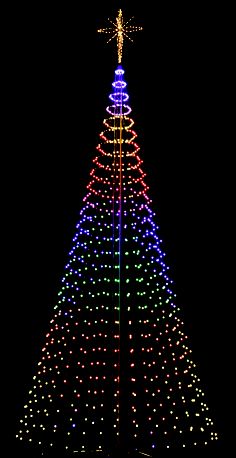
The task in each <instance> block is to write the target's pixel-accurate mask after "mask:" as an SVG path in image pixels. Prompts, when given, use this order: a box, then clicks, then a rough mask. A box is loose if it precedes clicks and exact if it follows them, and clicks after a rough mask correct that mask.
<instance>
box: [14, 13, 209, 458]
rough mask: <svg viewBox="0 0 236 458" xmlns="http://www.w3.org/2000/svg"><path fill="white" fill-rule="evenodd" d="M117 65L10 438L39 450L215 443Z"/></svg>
mask: <svg viewBox="0 0 236 458" xmlns="http://www.w3.org/2000/svg"><path fill="white" fill-rule="evenodd" d="M110 22H111V27H108V28H106V29H100V30H99V32H104V33H107V34H108V36H109V39H108V41H110V40H111V39H112V38H115V39H117V50H118V65H117V68H116V70H115V77H114V82H113V83H112V91H111V94H110V96H109V105H108V107H107V110H106V114H107V115H106V118H105V119H104V121H103V130H102V132H101V133H100V139H99V143H98V145H97V148H96V154H95V156H94V159H93V167H92V170H91V173H90V176H91V179H90V182H89V184H88V186H87V194H86V195H85V197H84V199H83V205H82V209H81V212H80V219H79V222H78V224H77V227H76V233H75V235H74V238H73V243H72V248H71V250H70V252H69V254H68V261H67V264H66V266H65V273H64V276H63V278H62V282H61V288H60V290H59V292H58V301H57V303H56V304H55V306H54V309H53V312H52V319H51V321H50V324H49V327H48V330H47V333H46V337H45V345H44V346H43V348H42V352H41V357H40V360H39V361H38V364H37V368H36V371H35V375H34V380H33V384H32V387H31V389H30V391H29V397H28V400H27V402H26V405H25V406H24V407H25V409H24V414H23V415H22V418H21V419H20V427H19V431H18V434H17V439H19V441H22V442H23V443H27V444H29V446H32V447H33V448H35V449H38V450H39V451H42V452H43V453H45V451H47V450H55V449H57V450H58V449H60V450H64V451H65V452H66V453H68V454H69V453H74V452H79V453H80V452H81V453H82V452H84V453H85V452H87V453H91V452H97V453H99V452H100V454H101V453H102V452H103V453H109V452H110V451H111V450H116V449H117V450H137V451H139V452H141V453H144V454H147V455H148V456H154V455H155V453H156V451H157V450H159V449H161V448H163V449H165V448H200V447H203V448H205V447H208V446H211V444H214V443H217V439H218V437H217V433H216V432H215V428H214V425H213V421H212V419H211V415H210V413H209V408H208V405H207V402H206V399H205V395H204V392H203V390H202V388H201V381H200V379H199V376H198V374H197V369H196V365H195V363H194V361H193V359H192V351H191V348H190V344H189V342H188V338H187V335H186V333H185V329H184V323H183V319H182V316H181V310H180V309H179V307H178V306H177V305H176V298H175V296H176V295H175V292H174V288H173V281H172V280H171V279H170V278H169V275H168V270H169V269H168V266H167V265H166V263H165V254H164V252H163V250H162V242H161V240H160V237H159V234H158V226H157V224H156V215H155V213H154V212H153V210H152V202H151V200H150V198H149V196H148V186H147V184H146V183H145V173H144V171H143V168H142V163H143V161H142V157H141V156H142V155H141V154H139V150H140V148H139V145H138V143H137V140H136V138H137V134H136V132H135V130H134V121H133V119H132V117H131V116H130V113H131V107H130V105H129V96H128V92H127V84H126V81H125V76H124V73H125V72H124V69H123V67H122V65H121V62H122V51H123V41H124V39H125V38H128V39H130V34H131V33H132V32H136V31H138V30H140V27H136V26H134V25H132V23H131V22H130V21H127V22H125V21H124V20H123V16H122V12H121V10H120V11H119V12H118V15H117V18H116V20H115V21H114V22H113V21H110Z"/></svg>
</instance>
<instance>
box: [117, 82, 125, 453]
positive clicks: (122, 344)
mask: <svg viewBox="0 0 236 458" xmlns="http://www.w3.org/2000/svg"><path fill="white" fill-rule="evenodd" d="M123 119H124V114H123V91H122V90H121V91H120V94H119V129H118V132H119V136H117V137H118V141H119V219H118V224H119V241H118V243H119V449H120V452H125V451H126V446H127V426H128V424H127V423H128V397H127V373H128V371H127V331H128V329H127V311H126V308H125V278H124V268H125V266H124V210H123V203H124V199H123V174H124V173H125V170H124V167H125V157H124V154H125V151H124V148H123V144H124V143H123Z"/></svg>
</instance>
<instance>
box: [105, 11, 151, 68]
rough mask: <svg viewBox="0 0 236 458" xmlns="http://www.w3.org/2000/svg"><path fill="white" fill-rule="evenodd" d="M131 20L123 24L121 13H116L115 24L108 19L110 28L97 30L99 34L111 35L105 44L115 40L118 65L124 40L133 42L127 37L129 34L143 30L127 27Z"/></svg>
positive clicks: (131, 26) (133, 26) (132, 26)
mask: <svg viewBox="0 0 236 458" xmlns="http://www.w3.org/2000/svg"><path fill="white" fill-rule="evenodd" d="M132 19H133V18H131V19H129V20H128V21H127V22H124V20H123V16H122V11H121V10H119V11H118V16H117V18H116V22H113V21H111V20H110V19H108V21H109V22H110V23H111V24H112V27H107V28H105V29H99V30H98V32H100V33H107V34H109V35H111V37H110V38H109V40H108V41H107V43H109V42H110V41H111V40H113V39H114V38H116V40H117V52H118V63H119V64H120V63H121V60H122V51H123V42H124V38H128V39H129V40H130V41H132V42H133V40H132V39H131V38H130V37H129V34H130V33H133V32H138V31H139V30H143V28H142V27H137V26H135V25H129V23H130V21H132Z"/></svg>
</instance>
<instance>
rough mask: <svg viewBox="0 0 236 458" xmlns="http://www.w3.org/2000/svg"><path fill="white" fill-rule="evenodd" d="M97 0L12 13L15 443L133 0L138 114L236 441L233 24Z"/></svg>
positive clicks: (167, 242) (198, 341) (216, 405)
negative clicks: (112, 31) (112, 25)
mask: <svg viewBox="0 0 236 458" xmlns="http://www.w3.org/2000/svg"><path fill="white" fill-rule="evenodd" d="M84 3H86V2H83V6H82V7H74V6H69V5H66V6H65V5H59V6H58V5H57V4H56V5H55V6H54V7H52V6H50V7H48V6H47V7H46V6H39V5H38V6H35V5H34V7H32V9H31V7H30V6H29V5H28V6H27V8H26V7H22V5H21V6H14V9H13V7H12V11H10V12H9V16H8V17H7V18H6V19H7V22H8V21H9V27H8V35H7V36H6V37H5V40H6V49H7V51H6V57H7V59H6V60H7V64H6V80H7V81H6V86H5V87H4V90H5V95H6V99H7V105H6V112H5V120H4V125H5V126H6V129H5V133H6V139H7V141H6V144H5V148H4V149H5V156H6V157H5V160H4V166H3V167H2V176H3V180H4V185H3V191H2V201H3V208H2V226H4V229H5V231H6V234H4V237H3V238H2V244H3V251H4V253H5V252H6V256H5V257H4V258H2V262H3V263H2V268H3V270H4V283H3V290H5V293H4V296H3V297H5V298H4V299H3V303H2V308H3V309H5V310H6V312H7V317H6V319H4V322H2V327H3V330H4V331H6V337H4V339H3V353H5V355H6V366H5V369H4V371H3V372H4V379H5V380H6V382H7V383H6V385H7V387H6V396H5V395H4V394H3V398H4V399H6V400H7V401H6V402H4V404H6V415H5V424H4V427H5V428H6V436H5V437H6V441H7V446H8V445H9V444H10V441H12V438H13V437H14V433H15V419H16V417H17V416H18V415H19V414H20V413H21V409H22V406H23V404H24V401H25V396H26V394H27V391H28V388H29V387H30V384H31V377H32V374H33V372H34V364H35V361H37V357H38V355H39V352H40V349H41V344H42V343H43V339H44V330H45V329H46V325H47V323H48V320H49V319H50V317H51V310H52V307H53V305H54V302H55V299H56V294H57V291H58V288H59V285H60V279H61V277H62V274H63V271H64V265H65V262H66V259H67V252H68V251H69V249H70V248H71V243H72V237H73V235H74V230H75V225H76V223H77V221H78V217H79V211H80V209H81V207H82V198H83V197H84V196H85V194H86V185H87V183H88V182H89V172H90V170H91V167H92V159H93V157H94V155H95V147H96V145H97V143H98V134H99V133H100V131H101V130H102V120H103V118H104V117H105V114H106V113H105V108H106V106H107V102H108V95H109V93H110V91H111V84H112V82H113V77H114V70H115V68H116V47H115V41H113V42H112V43H109V44H108V45H106V40H105V37H104V36H101V35H100V34H97V33H96V30H97V29H98V28H100V27H106V26H107V25H108V22H107V18H108V17H110V18H112V19H114V18H115V16H116V14H117V11H118V9H119V8H122V10H123V15H124V17H125V18H129V17H130V16H134V24H136V25H141V26H143V27H144V30H143V31H142V32H139V33H137V34H135V36H134V38H135V41H134V43H129V42H128V43H127V42H125V45H124V53H123V68H124V70H125V80H126V82H127V85H128V86H127V88H128V93H129V96H130V100H129V101H130V105H131V107H132V117H133V119H134V121H135V130H136V132H137V134H138V138H137V142H138V144H139V145H140V147H141V150H140V156H141V157H142V159H143V161H144V163H143V169H144V170H145V172H146V173H147V176H146V182H147V183H148V185H149V187H150V189H149V195H150V197H151V198H152V200H153V208H154V209H155V212H156V214H157V219H158V221H159V226H160V235H161V238H162V240H163V248H164V251H165V252H166V255H167V263H168V265H169V266H170V272H171V276H172V278H173V280H174V282H175V288H176V292H177V301H178V304H179V305H180V306H181V307H182V308H183V310H184V315H185V323H186V330H187V334H188V335H189V340H190V342H191V344H192V348H193V352H194V359H195V361H196V363H197V365H198V366H199V371H198V372H199V375H200V377H201V379H202V386H203V389H204V391H205V393H206V395H207V399H208V404H209V406H210V408H211V410H212V417H213V419H215V423H216V426H217V428H218V430H219V433H221V434H222V435H223V439H224V442H225V445H226V444H227V443H228V441H229V439H230V420H229V412H230V407H229V406H230V403H231V402H232V401H231V398H232V397H233V387H232V381H231V380H232V370H233V360H232V361H230V356H229V355H230V353H229V348H230V346H231V345H232V342H231V333H230V331H228V329H229V323H230V320H231V316H232V313H233V305H234V303H233V300H232V298H233V292H232V289H233V287H232V286H230V285H233V278H232V277H233V269H232V268H231V267H230V266H229V259H230V257H231V256H232V257H233V254H232V255H231V253H232V246H231V243H232V238H231V230H232V229H231V224H232V222H231V221H230V218H231V214H232V210H231V209H230V207H231V205H232V204H230V199H231V197H230V196H231V195H232V183H233V180H232V178H231V163H230V161H231V156H232V147H230V145H229V133H230V130H231V126H232V122H231V125H230V122H228V120H229V118H228V114H227V108H226V104H227V103H228V101H227V99H228V96H229V93H228V92H229V87H228V85H227V81H228V77H227V72H228V71H229V70H228V68H229V62H228V55H227V53H226V52H225V43H224V40H225V36H224V33H225V28H227V27H226V25H225V21H227V19H225V16H224V15H223V14H222V15H221V12H220V11H218V10H216V9H215V8H216V6H215V5H214V7H213V8H212V9H211V8H210V7H208V9H207V8H206V6H204V4H203V6H200V4H199V3H196V4H195V5H194V6H193V5H192V6H189V5H188V6H186V5H179V4H178V2H177V3H176V2H175V3H174V6H173V5H172V4H170V3H169V2H167V4H166V5H165V6H163V5H161V6H160V5H159V4H157V6H156V11H155V12H154V11H153V6H152V5H153V2H150V1H146V2H131V1H121V2H117V1H107V2H105V1H102V2H95V5H91V4H90V3H91V2H87V3H88V4H87V5H85V4H84ZM137 3H142V4H140V5H139V6H138V5H137ZM150 5H151V6H150ZM18 8H19V9H18ZM22 8H25V11H23V10H22ZM3 215H4V216H3ZM231 269H232V270H231Z"/></svg>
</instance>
